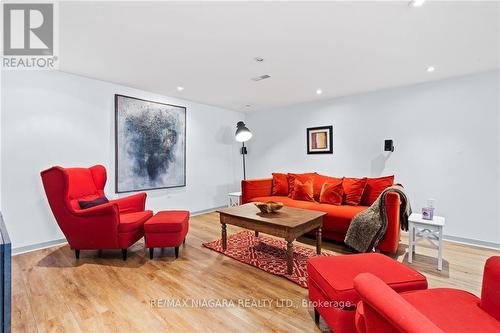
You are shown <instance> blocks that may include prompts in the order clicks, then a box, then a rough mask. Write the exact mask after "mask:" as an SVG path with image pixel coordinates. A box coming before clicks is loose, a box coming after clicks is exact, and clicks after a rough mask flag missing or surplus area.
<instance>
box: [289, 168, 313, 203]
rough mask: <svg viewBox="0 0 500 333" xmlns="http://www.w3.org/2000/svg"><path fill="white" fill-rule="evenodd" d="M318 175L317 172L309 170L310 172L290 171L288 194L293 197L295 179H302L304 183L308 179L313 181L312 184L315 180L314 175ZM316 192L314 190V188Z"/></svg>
mask: <svg viewBox="0 0 500 333" xmlns="http://www.w3.org/2000/svg"><path fill="white" fill-rule="evenodd" d="M315 175H316V173H315V172H309V173H289V174H287V178H288V196H289V197H290V198H293V191H294V182H295V179H298V180H300V182H301V183H302V184H304V183H305V182H307V181H308V180H310V181H311V184H312V183H313V181H314V176H315ZM313 193H314V190H313Z"/></svg>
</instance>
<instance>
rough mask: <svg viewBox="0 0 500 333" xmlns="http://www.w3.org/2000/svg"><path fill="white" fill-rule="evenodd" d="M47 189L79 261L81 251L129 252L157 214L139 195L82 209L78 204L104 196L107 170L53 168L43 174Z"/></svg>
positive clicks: (96, 167) (140, 194) (56, 216)
mask: <svg viewBox="0 0 500 333" xmlns="http://www.w3.org/2000/svg"><path fill="white" fill-rule="evenodd" d="M41 177H42V182H43V187H44V189H45V194H46V195H47V199H48V201H49V205H50V208H51V210H52V213H53V214H54V217H55V219H56V221H57V224H58V225H59V227H60V228H61V230H62V232H63V233H64V236H65V237H66V239H67V241H68V244H69V246H70V247H71V249H73V250H75V255H76V258H77V259H78V258H79V256H80V250H99V249H122V255H123V260H126V259H127V248H128V247H129V246H131V245H132V244H134V243H135V242H137V241H138V240H139V239H140V238H142V237H143V235H144V222H146V221H147V220H148V219H149V218H150V217H151V216H153V212H152V211H150V210H145V209H144V208H145V204H146V193H138V194H134V195H131V196H128V197H124V198H120V199H117V200H110V201H109V203H106V204H102V205H99V206H95V207H91V208H87V209H81V208H80V205H79V202H78V201H89V200H95V199H97V198H99V197H103V196H104V185H105V184H106V178H107V177H106V169H105V168H104V166H102V165H96V166H93V167H91V168H62V167H59V166H55V167H52V168H50V169H47V170H45V171H42V172H41Z"/></svg>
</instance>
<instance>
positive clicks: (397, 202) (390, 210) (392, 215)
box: [377, 192, 401, 253]
mask: <svg viewBox="0 0 500 333" xmlns="http://www.w3.org/2000/svg"><path fill="white" fill-rule="evenodd" d="M400 206H401V198H400V197H399V194H398V193H396V192H389V193H387V195H386V196H385V210H386V214H387V230H386V232H385V235H384V238H382V239H381V240H380V242H379V243H378V245H377V249H379V250H380V251H382V252H389V253H396V252H397V250H398V246H399V237H400V232H401V228H400V225H399V224H400V221H399V209H400Z"/></svg>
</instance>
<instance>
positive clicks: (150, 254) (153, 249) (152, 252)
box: [149, 247, 155, 259]
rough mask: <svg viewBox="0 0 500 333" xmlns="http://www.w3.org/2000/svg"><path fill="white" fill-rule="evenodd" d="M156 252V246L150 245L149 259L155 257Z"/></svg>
mask: <svg viewBox="0 0 500 333" xmlns="http://www.w3.org/2000/svg"><path fill="white" fill-rule="evenodd" d="M154 253H155V248H154V247H150V248H149V259H153V254H154Z"/></svg>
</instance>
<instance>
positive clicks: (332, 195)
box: [319, 180, 344, 206]
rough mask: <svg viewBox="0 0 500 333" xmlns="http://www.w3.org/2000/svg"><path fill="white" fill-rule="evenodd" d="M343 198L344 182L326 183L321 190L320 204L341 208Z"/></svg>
mask: <svg viewBox="0 0 500 333" xmlns="http://www.w3.org/2000/svg"><path fill="white" fill-rule="evenodd" d="M343 196H344V188H343V186H342V180H340V181H337V182H326V183H324V184H323V188H322V189H321V195H320V196H319V202H321V203H326V204H330V205H336V206H340V205H342V199H343Z"/></svg>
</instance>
